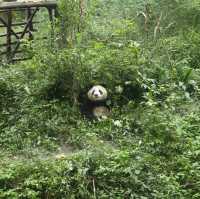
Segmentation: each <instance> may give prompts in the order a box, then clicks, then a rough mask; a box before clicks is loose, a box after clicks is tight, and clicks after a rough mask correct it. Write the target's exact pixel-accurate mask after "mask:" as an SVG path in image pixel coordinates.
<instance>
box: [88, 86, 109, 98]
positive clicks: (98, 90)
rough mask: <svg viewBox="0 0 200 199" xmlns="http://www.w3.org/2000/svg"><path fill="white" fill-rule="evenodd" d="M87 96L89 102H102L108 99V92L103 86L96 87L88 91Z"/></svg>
mask: <svg viewBox="0 0 200 199" xmlns="http://www.w3.org/2000/svg"><path fill="white" fill-rule="evenodd" d="M87 95H88V99H89V100H90V101H93V102H95V101H104V100H106V99H107V97H108V92H107V90H106V89H105V88H104V87H103V86H100V85H96V86H93V87H92V88H91V89H90V90H89V91H88V94H87Z"/></svg>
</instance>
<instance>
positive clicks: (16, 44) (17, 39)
mask: <svg viewBox="0 0 200 199" xmlns="http://www.w3.org/2000/svg"><path fill="white" fill-rule="evenodd" d="M41 8H46V9H47V10H48V14H49V20H50V21H51V22H52V21H53V19H54V17H56V15H57V3H56V1H41V2H3V3H0V30H1V29H4V30H5V32H3V33H1V34H0V41H3V43H1V44H0V59H3V56H4V57H6V62H9V63H10V62H15V61H19V60H24V59H27V58H26V57H22V56H21V57H20V58H19V57H18V58H16V54H18V53H19V52H20V53H21V50H20V45H21V44H22V40H23V39H24V37H25V36H28V39H29V40H32V39H33V32H36V31H37V30H36V29H35V28H34V24H37V23H39V21H34V20H33V19H34V17H35V15H36V13H37V12H38V11H39V10H40V9H41ZM16 11H17V12H24V13H25V15H26V20H25V21H23V22H16V21H15V19H14V17H13V13H14V12H16ZM19 26H20V27H22V31H19V30H18V31H17V30H16V27H19ZM3 48H5V49H4V50H1V49H3Z"/></svg>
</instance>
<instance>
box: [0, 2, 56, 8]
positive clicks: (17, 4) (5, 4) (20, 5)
mask: <svg viewBox="0 0 200 199" xmlns="http://www.w3.org/2000/svg"><path fill="white" fill-rule="evenodd" d="M51 6H52V7H56V6H57V1H56V0H48V1H40V2H17V1H16V2H2V3H0V10H5V9H15V8H28V7H51Z"/></svg>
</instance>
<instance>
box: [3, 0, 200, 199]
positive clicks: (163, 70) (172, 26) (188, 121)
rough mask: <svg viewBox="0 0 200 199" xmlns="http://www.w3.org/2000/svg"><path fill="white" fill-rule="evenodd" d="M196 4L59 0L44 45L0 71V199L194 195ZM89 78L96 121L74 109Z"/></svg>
mask: <svg viewBox="0 0 200 199" xmlns="http://www.w3.org/2000/svg"><path fill="white" fill-rule="evenodd" d="M199 8H200V3H199V1H197V0H192V1H191V0H190V1H189V0H184V1H178V0H167V1H166V0H165V1H164V0H162V1H161V0H159V1H157V0H151V1H144V0H137V1H136V0H135V1H132V0H92V1H89V0H88V1H81V0H80V1H76V0H68V1H66V0H60V2H59V11H60V15H59V17H58V19H57V21H56V22H55V24H54V33H53V34H52V32H51V34H50V33H49V32H48V31H47V30H49V31H52V30H50V29H49V26H48V25H47V26H45V27H44V28H45V30H44V32H43V34H48V35H51V36H52V37H51V38H49V40H50V41H51V42H48V45H47V44H46V43H45V42H44V43H41V42H40V43H37V42H32V43H30V46H32V51H31V52H29V53H31V54H32V56H33V58H32V59H31V60H28V61H26V62H21V63H17V64H15V65H9V66H6V67H5V66H2V68H1V69H0V129H1V131H0V149H1V152H0V157H1V159H0V198H13V199H15V198H30V199H34V198H46V199H47V198H52V199H54V198H58V199H60V198H63V199H64V198H72V199H75V198H77V199H81V198H83V199H89V198H102V199H103V198H105V199H107V198H113V199H122V198H133V199H151V198H152V199H154V198H155V199H159V198H160V199H165V198H166V199H172V198H173V199H174V198H175V199H188V198H192V199H197V198H200V184H199V178H200V164H199V154H200V147H199V146H200V135H199V131H200V116H199V98H200V61H199V60H200V53H199V52H200V45H199V44H200V39H199V38H200V33H199V25H198V23H197V22H198V19H199V16H200V13H199V11H200V9H199ZM68 11H69V12H68ZM52 38H53V40H52ZM28 45H29V44H28ZM94 84H103V85H104V86H105V87H106V88H107V89H108V92H109V104H108V105H109V106H110V108H111V110H112V115H111V116H110V117H109V118H107V119H105V120H102V121H89V120H87V119H85V118H84V117H83V115H81V113H80V108H79V107H80V105H81V103H82V99H83V98H84V97H86V96H85V94H86V92H87V90H88V89H89V88H90V86H91V85H94Z"/></svg>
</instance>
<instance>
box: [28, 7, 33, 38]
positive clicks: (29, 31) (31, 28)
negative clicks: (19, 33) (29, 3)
mask: <svg viewBox="0 0 200 199" xmlns="http://www.w3.org/2000/svg"><path fill="white" fill-rule="evenodd" d="M31 14H32V11H31V8H27V19H26V20H27V21H28V20H29V18H30V17H31ZM32 31H33V22H32V20H31V21H30V23H29V26H28V36H29V40H32V39H33V34H32Z"/></svg>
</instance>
